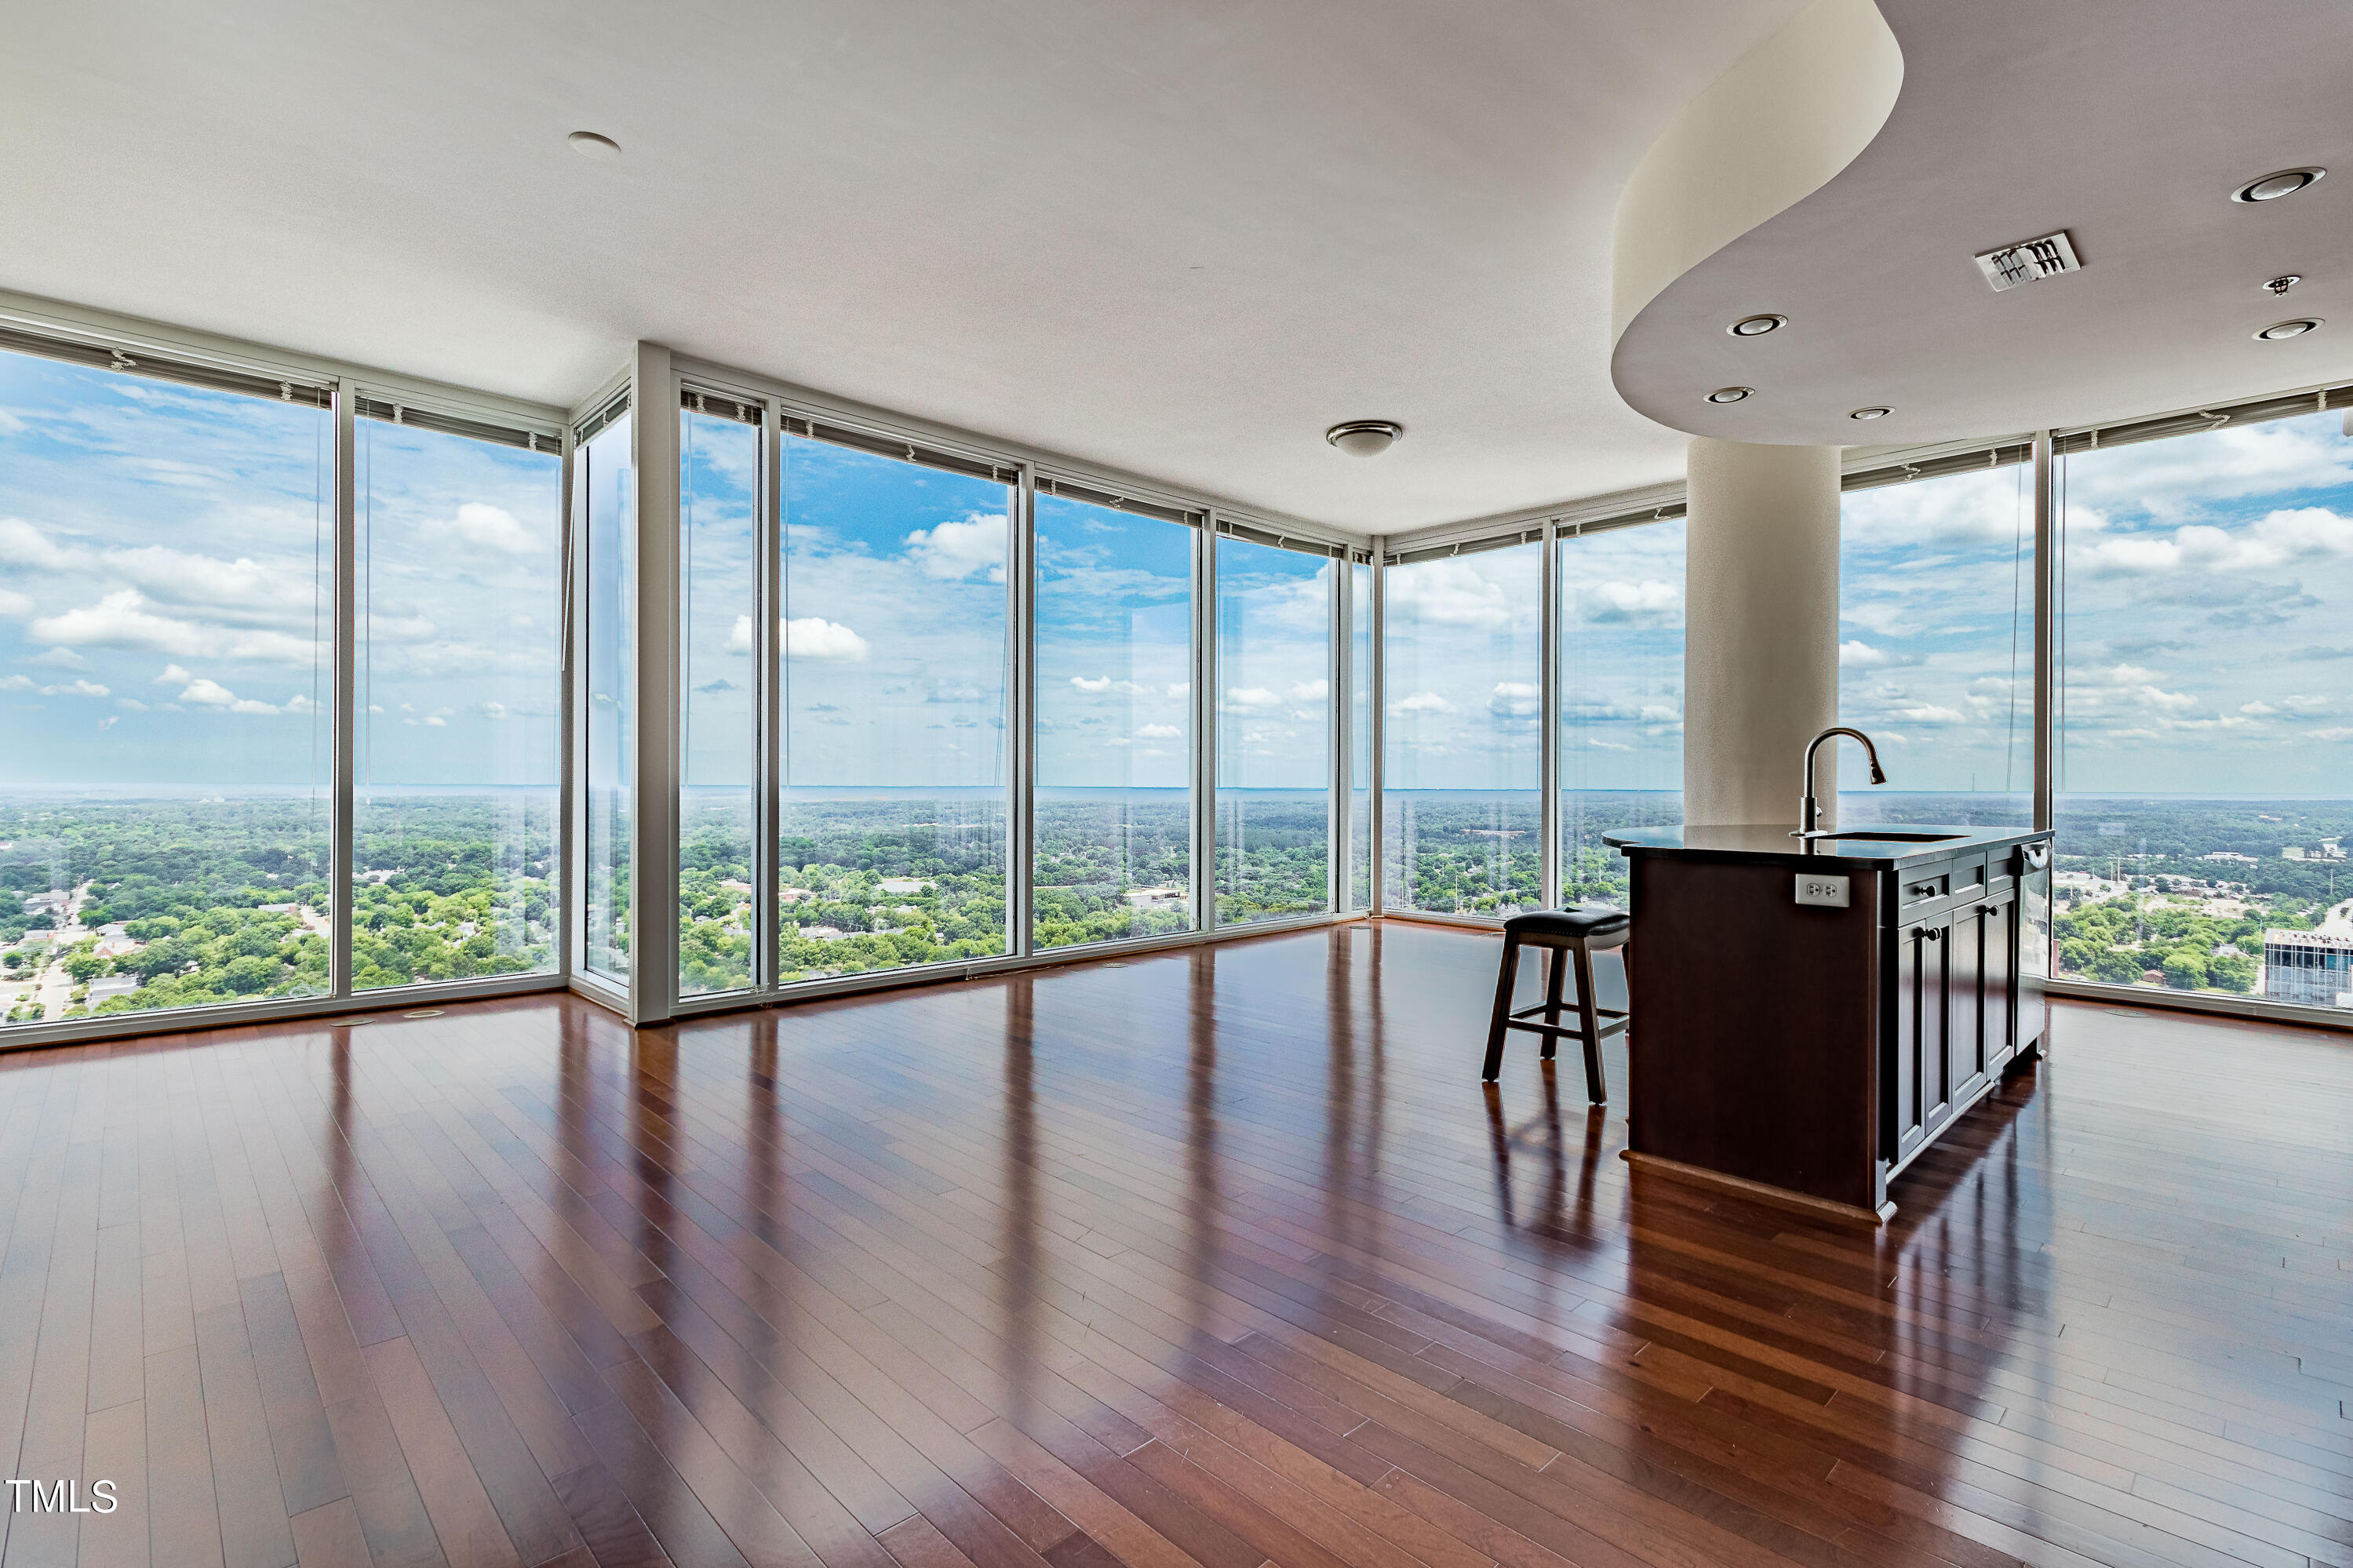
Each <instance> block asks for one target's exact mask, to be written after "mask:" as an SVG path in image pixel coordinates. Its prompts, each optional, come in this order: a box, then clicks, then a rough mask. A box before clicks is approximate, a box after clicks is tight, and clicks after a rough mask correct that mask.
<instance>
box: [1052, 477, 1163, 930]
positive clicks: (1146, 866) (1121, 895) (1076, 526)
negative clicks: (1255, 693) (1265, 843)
mask: <svg viewBox="0 0 2353 1568" xmlns="http://www.w3.org/2000/svg"><path fill="white" fill-rule="evenodd" d="M1197 536H1198V529H1197V528H1195V527H1193V526H1191V525H1189V524H1186V523H1181V522H1173V521H1166V520H1164V519H1161V518H1157V517H1151V516H1147V515H1145V514H1144V513H1143V512H1141V511H1137V510H1125V509H1119V508H1113V507H1109V506H1103V505H1098V504H1095V503H1094V502H1092V501H1087V500H1078V499H1076V498H1074V497H1071V496H1065V495H1049V494H1040V495H1039V497H1038V498H1037V589H1036V595H1037V648H1038V656H1037V657H1038V666H1037V668H1038V733H1037V769H1038V775H1037V776H1038V784H1037V792H1036V796H1035V801H1034V804H1033V806H1032V816H1033V820H1034V822H1035V824H1036V827H1035V833H1036V838H1037V842H1036V849H1035V858H1034V861H1033V869H1032V873H1031V874H1032V877H1033V879H1034V888H1035V891H1034V894H1033V898H1032V908H1033V914H1032V919H1033V921H1034V925H1033V931H1034V937H1035V942H1036V945H1037V946H1038V947H1039V949H1041V950H1042V949H1046V948H1057V947H1069V946H1071V945H1074V944H1076V943H1079V942H1103V941H1107V940H1112V939H1114V938H1119V937H1134V936H1155V935H1164V934H1166V933H1169V932H1174V931H1185V930H1187V929H1189V928H1190V927H1191V926H1192V924H1193V894H1192V878H1193V845H1192V817H1193V798H1192V796H1193V792H1192V785H1191V783H1190V781H1191V777H1192V745H1193V724H1192V711H1193V685H1192V681H1193V656H1192V636H1193V551H1194V547H1195V541H1196V538H1197Z"/></svg>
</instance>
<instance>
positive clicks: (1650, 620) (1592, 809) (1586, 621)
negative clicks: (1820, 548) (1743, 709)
mask: <svg viewBox="0 0 2353 1568" xmlns="http://www.w3.org/2000/svg"><path fill="white" fill-rule="evenodd" d="M1684 536H1685V526H1684V524H1683V521H1682V520H1681V519H1680V518H1678V519H1673V520H1671V521H1663V522H1649V523H1641V524H1638V525H1636V526H1633V527H1627V528H1609V529H1601V530H1597V531H1593V532H1589V533H1577V534H1570V533H1566V532H1564V533H1563V534H1562V535H1561V536H1560V538H1559V539H1558V540H1557V541H1556V542H1555V544H1554V559H1555V570H1556V572H1557V573H1558V574H1559V584H1558V589H1557V592H1556V600H1555V602H1556V605H1558V608H1559V615H1560V672H1559V679H1560V889H1561V900H1562V902H1564V903H1577V902H1578V901H1580V900H1599V901H1600V902H1603V903H1610V904H1616V905H1618V906H1619V907H1620V908H1624V907H1625V906H1626V904H1627V901H1628V900H1629V897H1630V885H1629V879H1628V876H1627V865H1626V859H1625V858H1624V857H1623V856H1621V855H1620V854H1619V853H1618V852H1617V851H1616V850H1615V849H1612V848H1610V847H1609V846H1608V845H1607V844H1605V843H1603V842H1602V836H1603V835H1604V834H1608V833H1613V832H1616V831H1618V830H1620V828H1626V827H1650V826H1666V825H1672V824H1674V823H1678V822H1681V821H1682V820H1683V541H1684Z"/></svg>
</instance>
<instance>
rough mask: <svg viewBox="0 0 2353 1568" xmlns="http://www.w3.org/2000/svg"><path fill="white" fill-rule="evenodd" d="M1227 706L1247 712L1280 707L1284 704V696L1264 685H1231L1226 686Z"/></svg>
mask: <svg viewBox="0 0 2353 1568" xmlns="http://www.w3.org/2000/svg"><path fill="white" fill-rule="evenodd" d="M1226 706H1227V708H1229V709H1230V710H1236V711H1239V712H1244V713H1247V712H1250V711H1251V710H1255V709H1262V708H1280V707H1282V696H1281V694H1279V693H1277V692H1272V691H1269V690H1268V689H1266V688H1265V687H1263V686H1229V687H1227V688H1226Z"/></svg>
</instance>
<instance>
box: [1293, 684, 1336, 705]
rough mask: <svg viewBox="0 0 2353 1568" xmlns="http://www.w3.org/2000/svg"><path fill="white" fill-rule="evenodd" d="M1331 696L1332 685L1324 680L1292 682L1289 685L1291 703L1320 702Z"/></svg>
mask: <svg viewBox="0 0 2353 1568" xmlns="http://www.w3.org/2000/svg"><path fill="white" fill-rule="evenodd" d="M1331 695H1332V683H1331V682H1330V681H1328V680H1324V679H1314V680H1294V681H1293V682H1292V683H1291V700H1293V702H1321V701H1323V700H1324V699H1325V698H1327V697H1329V696H1331Z"/></svg>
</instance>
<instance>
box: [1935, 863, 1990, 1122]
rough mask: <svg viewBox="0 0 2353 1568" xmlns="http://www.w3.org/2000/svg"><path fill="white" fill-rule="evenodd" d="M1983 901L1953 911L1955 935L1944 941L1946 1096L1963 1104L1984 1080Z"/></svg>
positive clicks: (1984, 941)
mask: <svg viewBox="0 0 2353 1568" xmlns="http://www.w3.org/2000/svg"><path fill="white" fill-rule="evenodd" d="M1986 908H1987V906H1986V905H1984V904H1982V903H1977V904H1968V905H1964V906H1963V907H1962V908H1960V909H1957V910H1954V911H1953V934H1952V935H1951V936H1949V937H1947V939H1946V942H1945V945H1946V948H1947V960H1946V963H1947V968H1946V972H1945V973H1946V988H1947V1017H1948V1026H1947V1033H1946V1036H1945V1062H1946V1068H1945V1086H1946V1091H1947V1098H1948V1099H1949V1100H1952V1101H1953V1102H1954V1103H1955V1104H1962V1105H1965V1104H1967V1103H1968V1099H1969V1097H1970V1096H1971V1095H1973V1094H1975V1093H1976V1092H1977V1091H1978V1085H1979V1084H1981V1083H1983V1082H1985V1076H1986V1068H1985V993H1984V989H1983V987H1984V983H1985V946H1986V922H1985V914H1984V910H1985V909H1986Z"/></svg>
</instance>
